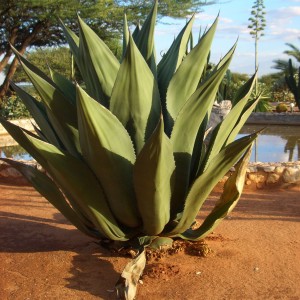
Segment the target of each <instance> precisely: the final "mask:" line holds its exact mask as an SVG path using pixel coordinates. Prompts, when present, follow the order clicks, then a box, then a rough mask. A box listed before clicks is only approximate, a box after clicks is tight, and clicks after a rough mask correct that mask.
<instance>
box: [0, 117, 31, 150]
mask: <svg viewBox="0 0 300 300" xmlns="http://www.w3.org/2000/svg"><path fill="white" fill-rule="evenodd" d="M9 122H11V123H13V124H15V125H18V126H20V127H22V128H24V129H26V130H29V131H32V132H33V131H34V127H33V125H32V124H33V123H34V120H33V119H18V120H10V121H9ZM14 145H17V143H16V142H15V140H14V139H13V138H12V137H11V136H10V135H9V134H7V131H6V130H5V128H4V127H3V126H2V124H0V147H6V146H14Z"/></svg>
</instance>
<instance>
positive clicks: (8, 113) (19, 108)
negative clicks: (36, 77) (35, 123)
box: [0, 94, 30, 120]
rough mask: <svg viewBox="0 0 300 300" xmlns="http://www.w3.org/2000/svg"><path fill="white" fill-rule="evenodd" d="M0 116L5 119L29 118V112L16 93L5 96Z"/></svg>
mask: <svg viewBox="0 0 300 300" xmlns="http://www.w3.org/2000/svg"><path fill="white" fill-rule="evenodd" d="M0 116H1V117H4V118H6V119H10V120H13V119H21V118H29V117H30V113H29V111H28V109H27V108H26V106H25V105H24V103H23V101H22V100H21V98H20V97H19V96H17V95H16V94H12V95H11V96H8V97H5V98H4V99H3V102H2V107H1V108H0Z"/></svg>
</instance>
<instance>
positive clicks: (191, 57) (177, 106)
mask: <svg viewBox="0 0 300 300" xmlns="http://www.w3.org/2000/svg"><path fill="white" fill-rule="evenodd" d="M217 23H218V19H216V20H215V22H214V23H213V25H212V26H211V28H210V29H209V30H208V32H207V33H206V34H205V35H204V36H203V37H202V38H201V40H200V41H199V43H198V44H197V46H196V47H194V48H193V49H192V51H191V52H190V53H189V54H188V55H187V56H186V57H185V59H184V60H183V62H182V63H181V64H180V66H179V67H178V69H177V71H176V73H175V74H174V76H173V77H172V79H171V81H170V84H169V87H168V91H167V109H168V112H169V114H170V116H171V118H172V120H173V121H174V120H175V119H176V118H177V115H178V113H179V111H180V110H181V108H182V107H183V106H184V104H185V103H186V101H187V100H188V99H189V98H190V97H191V96H192V94H193V93H194V92H195V90H196V89H197V87H198V84H199V81H200V78H201V76H202V73H203V70H204V68H205V66H206V63H207V57H208V55H209V52H210V47H211V44H212V40H213V37H214V34H215V31H216V27H217Z"/></svg>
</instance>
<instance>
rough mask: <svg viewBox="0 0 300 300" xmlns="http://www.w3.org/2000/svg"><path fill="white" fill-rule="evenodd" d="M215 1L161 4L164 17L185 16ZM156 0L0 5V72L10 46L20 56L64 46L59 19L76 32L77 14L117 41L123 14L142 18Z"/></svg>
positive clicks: (30, 0)
mask: <svg viewBox="0 0 300 300" xmlns="http://www.w3.org/2000/svg"><path fill="white" fill-rule="evenodd" d="M214 2H215V1H192V0H188V1H186V0H181V1H176V2H175V1H170V0H166V1H160V6H161V15H170V16H175V17H183V16H186V15H187V14H188V13H191V11H199V9H200V8H201V7H202V5H208V4H212V3H214ZM152 3H153V1H138V0H132V1H129V0H127V1H113V0H109V1H104V0H98V1H95V0H22V1H19V0H6V1H1V2H0V56H2V60H1V62H0V72H2V71H3V70H4V68H5V67H6V65H7V64H8V62H9V60H10V59H11V57H12V56H13V51H12V49H11V47H10V44H11V45H13V46H14V47H15V48H16V49H17V50H18V51H19V52H20V53H21V54H23V53H24V52H25V51H26V49H27V48H29V47H34V46H39V47H41V46H58V45H61V44H64V43H65V40H64V37H63V32H62V30H61V28H60V26H59V25H60V22H59V20H58V18H57V17H60V18H61V19H62V20H63V22H64V23H66V24H67V25H68V26H69V27H70V28H71V29H73V30H74V31H76V27H75V26H76V25H75V24H76V14H77V13H78V14H80V16H81V17H82V18H83V19H85V21H86V23H87V24H88V25H89V26H91V27H92V28H93V29H94V30H95V31H96V32H97V34H98V35H99V36H100V37H101V38H102V39H103V40H105V41H107V40H110V39H115V38H116V37H118V36H119V34H120V32H121V30H122V28H123V22H122V21H123V14H124V11H126V13H127V14H128V15H129V19H131V20H138V19H143V18H144V16H145V14H146V11H147V9H148V8H149V6H151V5H152ZM17 63H18V62H17V59H14V60H13V61H12V63H11V64H10V68H9V69H8V71H7V74H6V78H5V81H4V83H3V85H2V87H1V88H0V98H1V97H3V96H4V95H5V94H6V92H7V90H8V87H9V81H10V79H11V78H12V76H13V74H14V73H15V70H16V68H17Z"/></svg>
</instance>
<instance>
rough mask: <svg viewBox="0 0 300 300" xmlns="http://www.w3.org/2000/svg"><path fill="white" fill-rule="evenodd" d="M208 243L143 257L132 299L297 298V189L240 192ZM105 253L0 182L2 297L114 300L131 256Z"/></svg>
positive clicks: (20, 190)
mask: <svg viewBox="0 0 300 300" xmlns="http://www.w3.org/2000/svg"><path fill="white" fill-rule="evenodd" d="M217 196H218V193H217V192H214V193H213V194H212V196H211V198H210V199H211V200H210V201H209V202H208V204H207V205H206V207H205V210H206V211H207V210H208V209H209V207H210V206H211V205H213V200H215V199H216V198H217ZM206 242H207V244H208V246H209V248H210V249H211V252H210V253H209V254H208V255H207V256H206V257H199V256H192V255H188V254H186V253H179V254H175V255H172V256H167V257H164V258H163V259H161V260H159V261H151V262H149V263H148V266H147V269H146V271H145V275H144V276H143V279H142V281H143V284H141V285H139V289H138V295H137V299H139V300H141V299H147V300H152V299H153V300H160V299H178V300H179V299H188V300H190V299H197V300H198V299H209V300H211V299H212V300H215V299H216V300H219V299H220V300H221V299H230V300H232V299H233V300H235V299H239V300H240V299H290V300H296V299H300V284H299V282H300V188H299V186H298V187H293V188H289V189H279V188H276V189H274V190H250V189H248V190H247V189H246V190H245V192H244V194H243V196H242V198H241V200H240V202H239V204H238V206H237V207H236V209H235V210H234V212H233V213H232V214H231V216H230V217H228V218H227V219H226V220H224V221H223V223H222V224H221V225H220V226H219V227H218V228H217V229H216V230H215V232H214V233H213V234H211V235H210V236H209V237H208V238H207V239H206ZM111 255H112V254H111V252H109V251H108V250H106V249H103V248H101V247H100V246H99V245H98V244H96V243H95V241H93V240H92V239H90V238H88V237H85V236H84V235H83V234H81V233H80V232H79V231H77V230H75V229H74V227H73V226H71V225H70V224H69V223H68V222H67V221H66V220H65V219H64V217H63V216H62V215H61V214H60V213H58V212H57V211H56V210H55V209H54V208H53V207H52V206H51V205H50V204H48V202H46V201H45V199H43V198H42V197H41V196H40V195H39V194H38V193H37V192H35V191H34V190H33V189H32V188H31V187H28V186H14V185H9V184H7V183H6V184H0V299H1V300H6V299H11V300H18V299H20V300H26V299H30V300H38V299H50V300H52V299H59V300H63V299H68V300H77V299H85V300H89V299H115V296H114V294H113V293H112V292H111V291H112V290H113V288H114V284H115V283H116V281H117V280H118V278H119V273H120V272H121V271H122V269H123V268H124V266H125V264H126V263H127V262H128V261H129V259H128V258H125V257H120V256H117V255H112V256H111Z"/></svg>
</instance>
